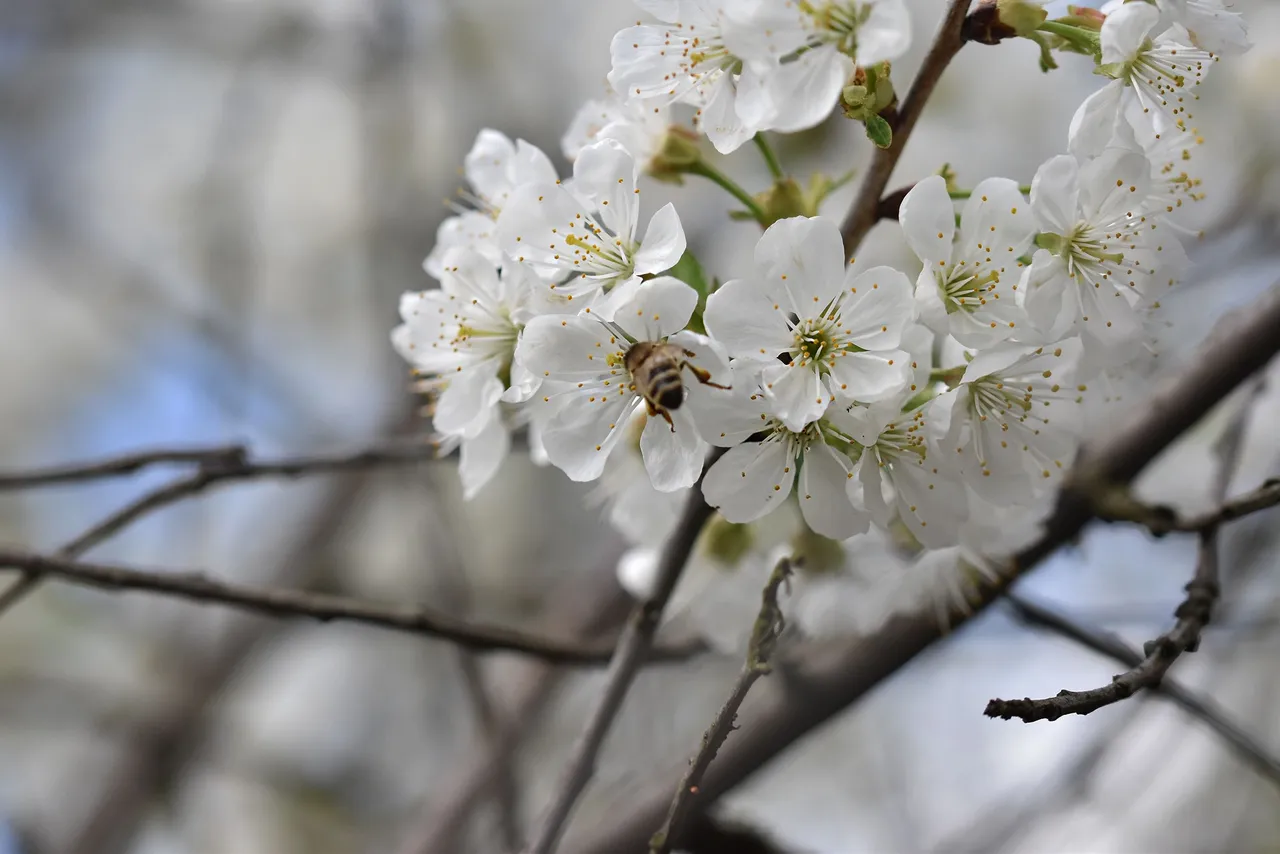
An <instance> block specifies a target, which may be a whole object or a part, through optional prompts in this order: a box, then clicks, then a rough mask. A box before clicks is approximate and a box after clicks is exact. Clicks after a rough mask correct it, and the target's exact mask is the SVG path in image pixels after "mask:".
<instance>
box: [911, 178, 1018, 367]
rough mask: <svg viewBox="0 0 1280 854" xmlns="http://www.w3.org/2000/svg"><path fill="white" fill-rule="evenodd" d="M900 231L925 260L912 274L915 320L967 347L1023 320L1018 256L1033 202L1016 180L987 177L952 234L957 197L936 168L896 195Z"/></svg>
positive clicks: (996, 337) (1004, 334) (1000, 336)
mask: <svg viewBox="0 0 1280 854" xmlns="http://www.w3.org/2000/svg"><path fill="white" fill-rule="evenodd" d="M898 219H899V221H900V222H901V224H902V233H903V235H904V236H905V237H906V239H907V243H908V245H910V246H911V249H912V251H914V252H915V253H916V256H917V257H918V258H919V259H920V261H921V262H922V263H923V264H924V268H923V269H922V270H921V271H920V277H919V279H917V281H916V292H915V295H916V304H917V305H918V306H919V309H920V319H921V320H922V321H923V322H924V323H925V324H927V325H928V326H929V328H931V329H933V330H934V331H935V332H938V333H950V334H951V336H952V337H954V338H955V339H956V340H957V341H959V342H960V343H961V344H963V345H965V346H967V347H987V346H990V345H992V344H995V343H997V342H999V341H1003V340H1005V339H1007V338H1009V337H1010V336H1012V335H1014V334H1015V333H1017V332H1018V331H1019V327H1022V326H1025V319H1026V314H1025V312H1024V311H1023V310H1022V307H1021V306H1020V305H1018V293H1017V291H1018V280H1019V279H1020V278H1021V277H1022V269H1021V268H1022V266H1023V265H1022V262H1020V261H1019V260H1018V258H1019V257H1021V256H1022V255H1023V254H1025V253H1026V251H1027V249H1028V247H1029V246H1030V245H1031V240H1032V238H1033V236H1034V234H1035V231H1036V226H1035V218H1034V217H1033V216H1032V214H1031V206H1030V205H1029V204H1027V201H1026V199H1024V198H1023V196H1022V193H1021V191H1019V189H1018V185H1017V184H1016V183H1015V182H1013V181H1010V180H1009V179H1007V178H988V179H987V180H985V181H982V182H981V183H979V184H978V186H977V187H975V188H974V190H973V195H972V196H970V197H969V200H968V201H967V202H965V206H964V212H963V214H962V215H961V218H960V222H961V225H960V229H959V231H960V234H959V239H958V240H957V239H956V221H955V204H954V203H953V202H952V201H951V197H950V196H949V195H948V193H947V182H946V180H945V179H944V178H943V177H942V176H940V175H933V176H930V177H928V178H925V179H924V180H923V181H921V182H919V183H918V184H916V185H915V186H914V187H912V188H911V191H910V192H909V193H907V195H906V198H904V199H903V200H902V206H901V209H900V211H899V214H898Z"/></svg>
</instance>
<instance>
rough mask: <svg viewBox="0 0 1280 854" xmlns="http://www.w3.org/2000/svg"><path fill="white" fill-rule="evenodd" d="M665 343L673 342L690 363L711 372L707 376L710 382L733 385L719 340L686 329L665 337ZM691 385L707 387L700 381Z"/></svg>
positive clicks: (727, 362)
mask: <svg viewBox="0 0 1280 854" xmlns="http://www.w3.org/2000/svg"><path fill="white" fill-rule="evenodd" d="M667 343H668V344H675V345H676V346H677V347H680V348H682V349H683V350H684V351H685V356H686V357H687V358H688V360H689V363H690V364H692V365H694V366H695V367H698V368H701V369H702V370H704V371H706V372H707V373H709V374H711V376H710V377H709V378H708V379H709V380H710V381H711V382H713V383H715V384H716V385H723V386H729V387H730V388H732V387H733V383H734V379H733V374H732V372H731V370H730V367H729V359H728V357H727V356H726V355H725V352H724V348H723V347H721V346H720V342H718V341H715V340H714V339H711V338H708V337H707V336H705V335H699V334H698V333H696V332H690V331H689V330H687V329H686V330H684V331H683V332H677V333H676V334H675V335H672V336H671V337H670V338H669V339H667ZM692 385H696V386H698V387H699V388H707V387H708V386H704V385H703V384H702V383H701V382H697V383H693V384H692Z"/></svg>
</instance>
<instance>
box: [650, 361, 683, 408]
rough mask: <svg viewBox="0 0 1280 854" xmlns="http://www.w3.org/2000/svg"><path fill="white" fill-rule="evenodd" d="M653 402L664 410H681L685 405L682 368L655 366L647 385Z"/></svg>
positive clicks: (676, 366)
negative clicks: (682, 405)
mask: <svg viewBox="0 0 1280 854" xmlns="http://www.w3.org/2000/svg"><path fill="white" fill-rule="evenodd" d="M646 386H647V387H648V389H649V393H650V395H652V400H653V402H654V403H656V404H657V405H658V406H661V407H662V408H663V409H679V408H680V404H682V403H684V384H683V383H682V382H681V381H680V366H679V365H675V364H668V365H654V366H653V369H652V370H651V371H650V373H649V379H648V382H647V383H646Z"/></svg>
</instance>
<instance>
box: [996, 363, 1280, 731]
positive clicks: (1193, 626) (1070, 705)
mask: <svg viewBox="0 0 1280 854" xmlns="http://www.w3.org/2000/svg"><path fill="white" fill-rule="evenodd" d="M1260 388H1261V384H1260V383H1255V384H1254V388H1253V390H1252V391H1251V392H1250V393H1249V394H1247V395H1246V400H1245V403H1244V404H1243V405H1241V406H1240V407H1239V408H1238V409H1237V411H1236V412H1235V414H1234V415H1233V417H1232V418H1231V420H1230V422H1229V423H1228V424H1227V428H1226V430H1224V431H1223V433H1222V436H1221V437H1219V440H1218V442H1217V451H1218V456H1219V458H1220V464H1219V466H1218V471H1217V472H1216V473H1215V475H1214V478H1213V484H1212V489H1213V494H1214V497H1215V498H1216V499H1218V500H1221V499H1222V497H1223V496H1224V495H1225V494H1226V490H1227V488H1228V486H1229V485H1230V483H1231V475H1232V474H1233V473H1234V472H1235V469H1236V466H1237V465H1238V464H1239V461H1240V452H1241V449H1242V447H1243V434H1244V424H1245V420H1246V419H1247V418H1248V416H1249V410H1250V409H1251V404H1252V401H1253V399H1254V396H1255V395H1256V393H1257V391H1258V389H1260ZM1264 488H1265V486H1264ZM1278 491H1280V490H1278ZM1114 494H1117V495H1127V491H1126V490H1114ZM1257 503H1258V502H1257V499H1256V497H1253V498H1251V499H1250V500H1249V501H1246V502H1245V504H1246V505H1252V504H1257ZM1273 503H1274V502H1273ZM1104 506H1105V505H1104ZM1229 506H1230V504H1229V503H1228V504H1223V505H1222V507H1221V508H1219V509H1218V510H1217V511H1214V512H1211V513H1208V514H1205V518H1208V519H1213V520H1216V521H1212V522H1210V523H1208V524H1204V525H1201V526H1199V527H1197V528H1194V529H1192V530H1196V531H1199V533H1200V543H1199V550H1198V553H1197V557H1196V571H1195V576H1194V577H1193V578H1192V580H1191V581H1190V582H1189V583H1188V584H1187V586H1186V591H1187V598H1186V599H1185V600H1183V602H1182V604H1181V605H1179V606H1178V609H1177V611H1176V612H1175V616H1176V617H1177V618H1178V621H1177V623H1176V624H1175V625H1174V627H1173V629H1172V630H1170V631H1169V632H1166V633H1165V634H1163V635H1161V636H1160V637H1158V638H1156V639H1155V640H1154V641H1150V642H1148V643H1147V644H1146V646H1145V648H1144V650H1143V651H1144V654H1145V658H1143V659H1141V660H1139V661H1137V662H1134V663H1132V664H1131V666H1130V668H1129V670H1127V671H1125V672H1124V673H1121V674H1120V675H1119V676H1116V677H1115V678H1113V679H1112V681H1111V684H1109V685H1105V686H1103V687H1101V688H1094V689H1092V690H1089V691H1067V690H1063V691H1060V692H1058V695H1057V696H1056V697H1047V698H1044V699H1040V700H1032V699H1031V698H1029V697H1027V698H1024V699H1021V700H1000V699H996V700H992V701H991V702H990V703H988V704H987V708H986V711H985V712H984V714H986V716H987V717H992V718H995V717H999V718H1003V719H1004V720H1009V719H1010V718H1019V719H1021V720H1022V721H1023V722H1025V723H1031V722H1033V721H1038V720H1049V721H1053V720H1057V719H1058V718H1059V717H1061V716H1062V715H1071V714H1075V715H1087V714H1089V713H1090V712H1096V711H1097V710H1098V709H1101V708H1104V707H1106V706H1110V705H1112V704H1114V703H1118V702H1120V701H1121V700H1124V699H1127V698H1128V697H1131V696H1132V695H1133V694H1134V693H1135V692H1137V691H1140V690H1143V689H1153V688H1158V687H1159V686H1160V683H1161V681H1162V680H1163V679H1164V676H1165V674H1166V673H1168V671H1169V668H1170V667H1172V666H1173V663H1174V662H1175V661H1177V660H1178V657H1179V656H1181V655H1182V653H1184V652H1195V651H1196V649H1197V647H1199V645H1200V638H1201V636H1202V635H1203V633H1204V628H1205V626H1206V625H1208V623H1209V618H1210V615H1211V613H1212V611H1213V606H1214V605H1215V604H1216V603H1217V601H1218V597H1219V594H1220V592H1221V588H1220V583H1219V575H1220V573H1219V555H1218V545H1217V538H1218V526H1219V525H1220V524H1221V520H1222V519H1224V518H1226V516H1227V515H1229V513H1231V512H1237V511H1228V510H1227V509H1226V508H1227V507H1229ZM1266 506H1270V505H1268V504H1261V505H1259V506H1258V507H1257V509H1262V508H1263V507H1266ZM1099 515H1101V514H1099ZM1240 515H1245V514H1244V513H1243V512H1240ZM1173 518H1175V519H1176V516H1174V517H1173ZM1236 518H1238V516H1237V517H1236Z"/></svg>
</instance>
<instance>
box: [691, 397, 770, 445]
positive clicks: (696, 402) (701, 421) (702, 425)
mask: <svg viewBox="0 0 1280 854" xmlns="http://www.w3.org/2000/svg"><path fill="white" fill-rule="evenodd" d="M685 405H686V406H688V407H689V414H690V415H692V416H693V420H694V423H695V424H696V425H697V426H698V432H699V433H701V434H702V438H703V439H705V440H707V441H708V442H710V443H711V444H713V445H716V446H717V447H721V448H730V447H733V446H734V445H740V444H742V443H743V442H745V441H746V440H747V438H748V437H750V436H751V435H752V434H753V433H758V432H760V430H761V429H762V428H763V427H764V426H765V424H766V419H767V414H768V411H769V406H768V402H767V401H766V399H765V396H764V395H763V394H761V393H760V392H758V391H755V390H754V389H752V388H750V387H748V386H747V384H745V383H742V382H735V384H734V388H733V389H732V390H731V391H715V390H709V391H706V392H701V391H697V390H695V389H693V388H691V389H690V392H689V400H688V401H686V404H685Z"/></svg>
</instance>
